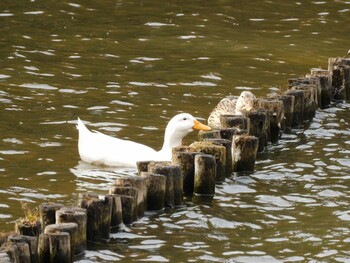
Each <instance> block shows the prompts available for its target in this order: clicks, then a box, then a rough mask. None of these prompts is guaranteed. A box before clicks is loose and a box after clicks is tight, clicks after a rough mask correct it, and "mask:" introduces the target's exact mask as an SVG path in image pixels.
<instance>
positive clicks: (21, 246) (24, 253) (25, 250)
mask: <svg viewBox="0 0 350 263" xmlns="http://www.w3.org/2000/svg"><path fill="white" fill-rule="evenodd" d="M8 240H9V241H11V243H12V245H14V246H16V247H17V249H16V250H17V251H16V253H17V255H18V258H19V262H20V263H22V262H23V263H31V250H30V246H29V244H28V242H26V241H25V240H23V239H22V238H21V237H20V236H9V238H8Z"/></svg>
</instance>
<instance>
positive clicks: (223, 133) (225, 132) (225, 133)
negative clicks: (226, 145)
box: [213, 127, 247, 141]
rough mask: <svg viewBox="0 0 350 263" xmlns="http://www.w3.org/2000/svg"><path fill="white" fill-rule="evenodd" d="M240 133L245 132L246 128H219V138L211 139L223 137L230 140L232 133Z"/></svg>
mask: <svg viewBox="0 0 350 263" xmlns="http://www.w3.org/2000/svg"><path fill="white" fill-rule="evenodd" d="M241 134H247V130H241V129H240V128H237V127H234V128H225V129H220V137H219V138H213V139H225V140H230V141H232V137H233V136H234V135H241Z"/></svg>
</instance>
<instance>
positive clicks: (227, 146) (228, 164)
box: [207, 139, 232, 177]
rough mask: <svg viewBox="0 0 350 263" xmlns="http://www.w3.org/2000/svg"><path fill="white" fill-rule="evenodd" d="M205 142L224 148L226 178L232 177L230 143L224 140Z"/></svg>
mask: <svg viewBox="0 0 350 263" xmlns="http://www.w3.org/2000/svg"><path fill="white" fill-rule="evenodd" d="M207 141H209V142H211V143H213V144H215V145H221V146H224V147H225V149H226V151H225V153H226V169H225V170H226V177H230V176H231V175H232V151H231V148H232V141H230V140H226V139H207Z"/></svg>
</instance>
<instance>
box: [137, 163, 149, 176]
mask: <svg viewBox="0 0 350 263" xmlns="http://www.w3.org/2000/svg"><path fill="white" fill-rule="evenodd" d="M150 162H151V161H139V162H136V166H137V174H138V175H140V174H141V172H148V165H149V163H150Z"/></svg>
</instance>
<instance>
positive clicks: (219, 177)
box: [190, 141, 226, 182]
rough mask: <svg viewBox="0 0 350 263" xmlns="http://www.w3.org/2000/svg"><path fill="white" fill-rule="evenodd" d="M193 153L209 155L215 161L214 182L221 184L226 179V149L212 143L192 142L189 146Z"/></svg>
mask: <svg viewBox="0 0 350 263" xmlns="http://www.w3.org/2000/svg"><path fill="white" fill-rule="evenodd" d="M190 147H191V148H192V150H193V151H194V152H201V153H204V154H211V155H213V156H214V158H215V160H216V175H215V180H216V181H217V182H222V181H224V180H225V177H226V148H225V147H224V146H221V145H215V144H213V143H212V142H208V141H206V142H194V143H192V144H191V145H190Z"/></svg>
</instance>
